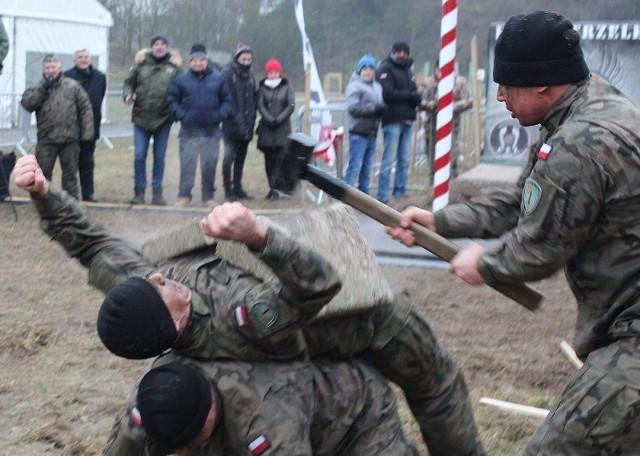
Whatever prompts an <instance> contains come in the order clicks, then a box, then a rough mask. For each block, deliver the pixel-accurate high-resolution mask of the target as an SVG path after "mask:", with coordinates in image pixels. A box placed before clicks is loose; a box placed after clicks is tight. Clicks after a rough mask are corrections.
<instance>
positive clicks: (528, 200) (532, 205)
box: [521, 177, 542, 215]
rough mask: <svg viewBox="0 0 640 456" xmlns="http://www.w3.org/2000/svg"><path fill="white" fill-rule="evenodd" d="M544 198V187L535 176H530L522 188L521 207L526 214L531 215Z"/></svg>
mask: <svg viewBox="0 0 640 456" xmlns="http://www.w3.org/2000/svg"><path fill="white" fill-rule="evenodd" d="M540 199H542V187H540V184H538V183H537V182H536V181H535V180H534V179H533V178H531V177H528V178H527V180H526V181H525V182H524V188H523V189H522V204H521V209H522V211H523V212H524V215H530V214H531V213H532V212H533V211H534V210H535V209H536V207H538V203H540Z"/></svg>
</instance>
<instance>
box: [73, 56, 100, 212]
mask: <svg viewBox="0 0 640 456" xmlns="http://www.w3.org/2000/svg"><path fill="white" fill-rule="evenodd" d="M73 63H74V64H75V65H74V67H73V68H71V69H69V70H67V71H65V72H64V75H65V76H66V77H68V78H71V79H74V80H76V81H78V83H80V85H81V86H82V88H83V89H84V90H85V92H87V95H88V96H89V101H90V102H91V108H92V110H93V125H94V130H93V138H91V140H89V141H80V155H79V158H78V171H79V175H80V193H81V195H82V199H83V200H84V201H91V202H97V201H98V199H97V198H96V196H95V193H94V183H93V173H94V168H95V161H94V153H95V150H96V141H97V140H98V139H100V122H101V121H102V100H103V99H104V94H105V93H106V91H107V78H106V76H105V74H104V73H103V72H102V71H100V70H98V69H97V68H94V67H93V65H92V64H91V54H90V53H89V51H88V50H87V49H79V50H77V51H76V52H75V53H74V56H73Z"/></svg>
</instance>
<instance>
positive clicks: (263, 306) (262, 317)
mask: <svg viewBox="0 0 640 456" xmlns="http://www.w3.org/2000/svg"><path fill="white" fill-rule="evenodd" d="M249 313H250V314H251V317H252V318H251V320H253V321H254V322H255V323H258V324H259V325H260V326H262V327H265V328H270V327H272V326H273V325H274V324H275V323H276V322H277V321H278V306H277V305H276V303H274V302H272V301H267V300H260V301H257V302H256V303H255V304H253V306H251V309H250V310H249Z"/></svg>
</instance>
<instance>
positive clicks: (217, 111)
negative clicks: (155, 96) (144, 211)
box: [167, 44, 231, 207]
mask: <svg viewBox="0 0 640 456" xmlns="http://www.w3.org/2000/svg"><path fill="white" fill-rule="evenodd" d="M167 103H168V104H169V109H170V110H171V113H172V114H173V117H174V118H175V119H177V120H179V121H180V122H181V125H182V126H181V127H180V133H179V134H178V138H179V141H180V185H179V188H178V202H177V206H179V207H185V206H187V205H189V203H190V202H191V190H192V189H193V185H194V183H195V176H196V167H197V165H198V157H200V171H201V179H200V180H201V184H202V203H203V204H204V205H205V206H211V205H213V194H214V192H215V178H216V165H217V164H218V151H219V149H220V122H221V121H222V120H224V119H226V118H227V116H228V115H229V111H231V94H230V93H229V89H228V87H227V84H226V82H225V80H224V78H223V77H222V76H221V75H220V74H219V73H215V72H214V71H213V70H212V69H211V68H209V65H208V61H207V50H206V48H205V46H204V45H203V44H194V45H193V46H192V48H191V54H190V60H189V71H187V72H186V73H183V74H181V75H180V76H178V77H177V78H176V79H174V81H173V82H172V83H171V86H170V87H169V92H168V94H167Z"/></svg>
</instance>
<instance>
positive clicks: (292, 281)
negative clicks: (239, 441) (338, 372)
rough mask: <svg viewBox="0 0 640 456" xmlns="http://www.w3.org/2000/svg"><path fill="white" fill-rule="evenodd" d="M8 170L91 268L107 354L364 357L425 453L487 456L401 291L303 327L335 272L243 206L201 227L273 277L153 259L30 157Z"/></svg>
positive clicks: (333, 287) (219, 265) (185, 259)
mask: <svg viewBox="0 0 640 456" xmlns="http://www.w3.org/2000/svg"><path fill="white" fill-rule="evenodd" d="M14 174H15V180H16V184H17V185H18V186H19V187H21V188H24V189H26V190H29V191H31V195H32V198H33V199H34V203H35V206H36V208H37V210H38V212H39V213H40V217H41V219H42V226H43V228H44V230H45V232H46V233H47V234H49V235H50V236H51V237H52V238H54V239H56V240H57V241H58V242H59V243H60V244H61V245H62V246H63V247H64V248H65V249H66V250H67V252H68V253H69V254H70V255H71V256H73V257H75V258H77V259H78V260H79V261H80V262H81V263H82V264H83V265H85V266H86V267H88V268H89V283H91V284H92V285H94V286H96V287H97V288H98V289H100V290H102V291H103V292H105V293H107V295H106V297H105V301H104V302H103V304H102V307H101V309H100V314H99V316H98V333H99V335H100V337H101V339H102V341H103V342H104V343H105V345H106V346H107V347H108V348H109V349H110V350H111V351H112V352H113V353H115V354H117V355H119V356H124V357H127V358H133V359H135V358H149V357H152V356H156V355H158V354H160V353H161V352H162V351H164V350H165V349H167V348H169V347H172V348H173V349H174V350H175V351H176V352H178V353H179V354H181V355H183V356H188V357H191V358H196V359H237V360H243V361H255V360H265V359H272V360H274V359H275V360H284V359H295V358H298V359H304V358H308V357H318V356H326V357H341V358H351V357H353V356H356V355H357V356H361V357H363V358H364V359H366V360H368V361H370V362H371V363H372V364H373V366H374V367H375V368H377V369H378V370H379V371H380V372H381V373H382V374H383V375H384V376H385V377H386V378H388V379H390V380H392V381H393V382H395V383H397V384H398V385H399V386H400V387H401V388H402V389H403V390H404V391H405V395H406V397H407V400H408V403H409V406H410V408H411V410H412V412H413V414H414V416H415V417H416V419H417V421H418V422H419V424H420V428H421V431H422V434H423V437H424V440H425V442H426V444H427V446H428V448H429V451H430V452H431V454H432V456H437V455H481V454H484V451H483V449H482V445H481V444H480V441H479V438H478V435H477V429H476V426H475V423H474V419H473V415H472V409H471V405H470V402H469V398H468V392H467V388H466V384H465V381H464V378H463V376H462V373H461V372H460V370H459V368H458V367H457V365H456V364H455V362H454V361H453V359H452V358H451V357H450V356H449V354H448V353H447V352H446V351H445V350H444V349H443V348H442V347H441V346H440V345H439V343H438V341H437V340H436V338H435V336H434V335H433V333H432V331H431V328H430V327H429V326H428V324H427V323H426V322H425V321H424V320H423V319H422V318H421V317H420V315H419V314H418V313H417V312H416V310H415V309H414V308H413V307H412V306H411V303H410V301H409V299H408V298H407V296H405V295H399V296H397V298H396V299H395V301H394V302H387V303H386V304H384V305H381V306H378V307H376V308H375V309H373V310H370V311H367V312H364V313H361V314H357V315H351V316H345V317H339V318H338V317H334V318H327V319H322V320H318V321H315V320H314V321H311V322H310V320H311V318H312V317H314V316H315V315H316V314H317V313H318V312H319V311H320V309H321V308H322V307H323V306H324V305H325V304H326V303H327V302H329V301H330V300H331V299H332V298H333V296H334V295H335V294H336V293H337V292H338V290H339V289H340V286H341V284H340V281H339V279H338V277H337V276H336V272H335V270H334V269H333V268H332V267H331V265H330V264H329V263H327V262H326V260H324V259H323V258H322V256H320V255H319V254H317V253H315V252H313V251H311V250H309V249H307V248H305V247H304V246H302V245H300V244H299V243H298V242H297V241H295V240H294V239H291V238H290V237H288V236H286V235H285V234H284V233H282V232H280V231H279V230H276V229H273V228H271V227H270V228H268V229H267V228H265V227H263V226H262V225H260V224H259V223H258V221H257V219H256V218H255V215H254V214H252V213H251V212H250V211H248V209H246V208H245V207H244V206H242V205H241V204H239V203H233V204H231V203H229V204H224V205H221V206H218V207H217V208H215V209H214V210H213V211H212V212H211V213H210V214H209V216H208V217H207V218H206V219H205V220H203V222H202V227H203V231H204V233H205V234H206V235H209V236H212V237H214V238H217V239H231V240H236V241H239V242H243V243H245V244H246V245H247V246H249V247H250V248H251V249H252V250H253V251H254V252H256V257H257V259H259V260H261V261H262V262H263V263H264V264H266V265H267V266H269V267H270V268H271V269H272V270H273V272H274V273H275V274H276V276H277V277H278V279H279V281H277V282H274V283H271V282H269V283H267V282H263V281H261V280H259V279H258V278H256V277H255V276H253V275H251V274H250V273H248V272H246V271H244V270H242V269H239V268H237V267H235V266H233V265H231V264H229V263H228V262H227V261H224V260H222V259H221V258H219V257H216V256H215V252H214V250H213V249H212V248H209V249H202V250H200V251H198V252H196V253H195V254H190V255H183V256H180V257H177V258H174V259H171V260H169V261H167V262H166V263H162V264H159V265H156V264H151V263H149V261H148V260H146V259H145V258H144V257H143V256H142V255H141V254H140V253H139V252H138V251H137V250H135V249H134V248H133V247H131V246H130V245H128V244H126V243H125V242H123V241H122V240H120V239H117V238H114V237H113V236H111V235H110V234H109V233H108V232H107V231H106V230H105V229H104V227H102V226H101V225H100V224H98V223H96V222H95V221H92V220H91V219H89V218H88V217H87V216H86V214H85V213H84V212H83V211H82V208H81V207H79V206H78V205H76V204H74V203H73V202H72V201H70V200H69V198H68V197H66V196H65V194H64V193H60V192H58V191H55V190H53V189H51V190H49V184H48V182H46V181H44V179H42V178H41V176H40V175H39V172H38V169H37V166H36V164H35V163H33V161H32V160H30V157H22V158H21V159H20V160H19V161H18V163H17V165H16V171H15V173H14ZM143 277H146V278H147V280H143V279H142V278H143Z"/></svg>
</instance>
